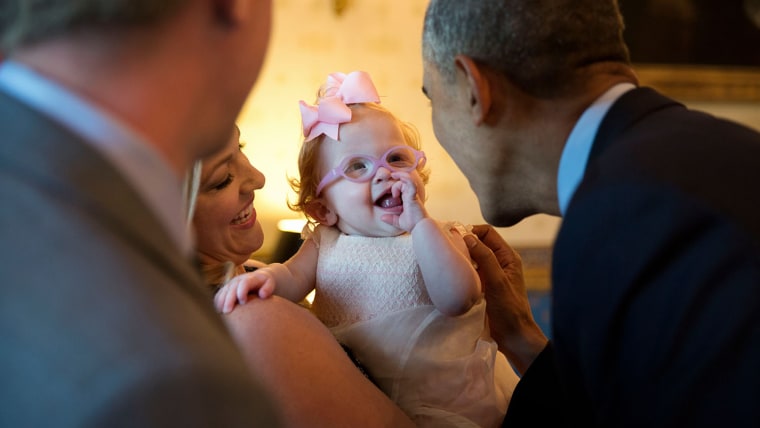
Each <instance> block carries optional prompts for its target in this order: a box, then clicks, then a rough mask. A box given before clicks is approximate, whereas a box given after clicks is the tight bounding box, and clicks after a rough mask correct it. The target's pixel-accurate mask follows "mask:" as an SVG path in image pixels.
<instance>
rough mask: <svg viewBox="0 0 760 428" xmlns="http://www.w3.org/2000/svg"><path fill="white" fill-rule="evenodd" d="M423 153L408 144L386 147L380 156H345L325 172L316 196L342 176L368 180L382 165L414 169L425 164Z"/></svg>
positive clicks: (404, 170) (351, 179)
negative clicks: (386, 149) (335, 165)
mask: <svg viewBox="0 0 760 428" xmlns="http://www.w3.org/2000/svg"><path fill="white" fill-rule="evenodd" d="M426 159H427V158H426V157H425V153H424V152H421V151H418V150H414V149H413V148H411V147H409V146H396V147H391V148H390V149H388V151H387V152H385V154H383V155H382V156H381V157H380V158H376V157H372V156H369V155H351V156H346V157H345V158H343V160H342V161H340V164H339V165H338V166H337V167H335V168H333V169H331V170H330V172H328V173H327V174H325V176H324V177H323V178H322V181H320V182H319V185H318V186H317V196H319V194H320V193H321V192H322V189H324V188H325V187H326V186H327V185H328V184H331V183H332V182H334V181H335V180H337V179H339V178H341V177H343V178H345V179H346V180H349V181H353V182H355V183H361V182H364V181H369V180H371V179H372V177H374V176H375V173H376V172H377V169H378V168H380V167H381V166H382V167H385V168H387V169H388V170H389V171H402V172H409V171H414V169H415V168H417V166H423V165H425V161H426Z"/></svg>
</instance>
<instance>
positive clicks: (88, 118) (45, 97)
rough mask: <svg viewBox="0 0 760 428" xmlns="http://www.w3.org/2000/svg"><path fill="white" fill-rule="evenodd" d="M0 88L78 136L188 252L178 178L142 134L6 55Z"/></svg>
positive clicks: (188, 237) (189, 245) (188, 236)
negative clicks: (120, 178) (140, 198)
mask: <svg viewBox="0 0 760 428" xmlns="http://www.w3.org/2000/svg"><path fill="white" fill-rule="evenodd" d="M0 90H3V91H4V92H6V93H7V94H9V95H11V96H13V97H15V98H16V99H18V100H19V101H21V102H23V103H25V104H27V105H29V106H30V107H32V108H34V109H36V110H37V111H39V112H41V113H43V114H45V115H46V116H48V117H50V118H51V119H53V120H55V121H56V122H58V123H60V124H61V125H63V126H65V127H67V128H68V129H70V130H71V131H72V132H74V133H76V134H78V135H80V136H81V137H82V138H83V139H84V140H85V141H86V142H88V143H89V144H90V145H91V146H92V147H93V148H94V149H96V150H97V151H98V152H100V153H102V154H103V155H104V156H105V157H106V159H108V160H109V161H110V162H111V163H112V164H113V165H114V167H115V168H116V169H117V170H118V171H119V172H120V173H121V174H122V175H123V176H124V177H125V178H126V180H127V181H128V182H129V183H131V184H132V185H133V186H134V188H135V189H136V191H137V193H138V194H140V196H142V197H143V199H144V200H145V201H146V203H147V205H148V206H149V208H150V209H151V210H152V211H153V212H154V214H155V215H156V216H157V217H158V219H159V221H161V223H162V224H163V225H164V227H165V228H166V230H167V231H168V232H169V235H170V236H171V237H172V238H173V240H174V241H175V243H176V244H177V246H178V247H179V249H180V250H181V251H182V254H186V255H190V254H191V253H192V251H193V243H192V235H191V234H190V233H189V228H188V226H187V221H186V219H185V215H184V212H185V206H184V205H185V203H184V199H183V194H182V179H181V178H178V177H177V176H176V174H175V173H174V171H173V170H172V169H171V167H170V166H169V165H168V163H167V162H165V161H164V160H163V158H162V157H161V155H160V154H159V153H158V152H156V151H155V150H154V149H153V148H152V147H151V146H150V145H148V144H147V143H146V140H145V138H143V137H142V136H141V135H139V134H138V133H137V132H136V131H135V130H133V129H130V128H129V127H128V126H127V125H126V124H124V123H122V122H121V121H120V120H118V119H117V118H116V117H114V116H111V115H109V114H108V112H105V111H103V110H101V109H99V108H98V107H97V106H95V105H93V104H91V103H89V102H88V101H86V100H84V99H82V98H81V97H79V96H77V95H76V94H75V93H73V92H71V91H69V90H67V89H66V88H64V87H62V86H60V85H58V84H56V83H55V82H53V81H51V80H49V79H46V78H45V77H43V76H41V75H39V74H37V73H36V72H34V71H33V70H31V69H29V68H28V67H25V66H24V65H22V64H19V63H17V62H14V61H12V60H6V61H5V62H3V63H2V64H0Z"/></svg>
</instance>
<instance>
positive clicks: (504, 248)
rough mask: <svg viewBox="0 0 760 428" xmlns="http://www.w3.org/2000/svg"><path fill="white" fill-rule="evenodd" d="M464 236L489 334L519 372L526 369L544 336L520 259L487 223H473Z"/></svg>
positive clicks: (540, 348)
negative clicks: (480, 288)
mask: <svg viewBox="0 0 760 428" xmlns="http://www.w3.org/2000/svg"><path fill="white" fill-rule="evenodd" d="M472 232H473V234H475V235H476V236H477V237H478V239H475V237H474V236H471V235H468V236H465V242H466V243H467V247H468V248H469V251H470V257H472V259H473V260H474V261H475V263H477V266H478V275H480V281H481V283H482V284H483V287H484V289H485V296H486V311H487V313H488V319H489V326H490V329H491V336H492V337H493V338H494V340H495V341H496V343H497V345H498V346H499V350H500V351H502V352H503V353H504V355H506V356H507V358H508V359H509V360H510V362H512V364H513V365H514V366H515V368H516V369H517V371H518V372H520V373H525V371H526V370H527V369H528V367H529V366H530V364H531V363H532V362H533V360H534V359H535V358H536V356H538V354H539V353H540V352H541V351H542V350H543V349H544V347H545V346H546V343H547V341H548V340H547V339H546V336H545V335H544V333H543V332H542V331H541V328H540V327H539V326H538V324H536V321H535V320H534V319H533V313H532V312H531V309H530V303H529V302H528V294H527V292H526V290H525V279H524V277H523V270H522V260H521V259H520V255H519V254H517V252H516V251H515V250H513V249H512V247H510V246H509V244H507V243H506V241H504V239H503V238H502V237H501V235H499V233H498V232H497V231H496V229H494V228H493V227H492V226H490V225H476V226H473V229H472Z"/></svg>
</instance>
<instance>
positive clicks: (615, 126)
mask: <svg viewBox="0 0 760 428" xmlns="http://www.w3.org/2000/svg"><path fill="white" fill-rule="evenodd" d="M678 105H682V104H680V103H678V102H677V101H674V100H672V99H670V98H667V97H664V96H663V95H661V94H659V93H658V92H657V91H655V90H653V89H651V88H637V89H634V90H632V91H628V92H626V93H625V94H623V95H622V96H621V97H620V98H619V99H618V100H617V101H616V102H615V104H613V105H612V107H611V108H610V110H609V111H608V112H607V115H606V116H605V117H604V119H603V120H602V123H601V124H600V125H599V131H598V132H597V134H596V138H594V143H593V146H592V148H591V153H590V154H589V162H591V161H592V160H593V159H594V158H596V157H597V156H599V155H600V154H601V153H602V152H604V151H605V150H606V149H607V147H609V145H610V144H611V143H612V142H613V141H615V140H616V137H617V136H618V135H620V134H622V133H623V132H625V130H626V129H628V128H629V127H631V126H632V125H634V124H635V123H636V122H638V121H639V120H640V119H641V118H642V117H644V116H645V115H648V114H650V113H652V112H654V111H657V110H660V109H662V108H666V107H672V106H678Z"/></svg>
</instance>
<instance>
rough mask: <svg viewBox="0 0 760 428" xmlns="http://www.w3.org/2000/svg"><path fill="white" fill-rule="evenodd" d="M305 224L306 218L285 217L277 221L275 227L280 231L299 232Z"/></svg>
mask: <svg viewBox="0 0 760 428" xmlns="http://www.w3.org/2000/svg"><path fill="white" fill-rule="evenodd" d="M304 226H306V220H304V219H299V218H289V219H288V218H286V219H282V220H280V221H278V222H277V229H278V230H280V231H282V232H290V233H301V231H302V230H303V227H304Z"/></svg>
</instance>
